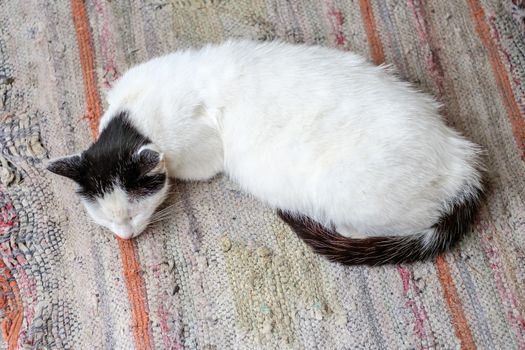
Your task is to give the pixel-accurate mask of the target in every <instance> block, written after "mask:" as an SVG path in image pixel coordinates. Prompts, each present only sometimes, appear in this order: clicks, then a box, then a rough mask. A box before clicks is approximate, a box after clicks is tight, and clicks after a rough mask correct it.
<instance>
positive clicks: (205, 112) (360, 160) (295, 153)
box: [48, 41, 482, 265]
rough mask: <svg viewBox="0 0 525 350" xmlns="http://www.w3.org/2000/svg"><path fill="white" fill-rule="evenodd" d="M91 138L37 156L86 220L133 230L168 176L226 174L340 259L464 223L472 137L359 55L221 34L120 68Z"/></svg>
mask: <svg viewBox="0 0 525 350" xmlns="http://www.w3.org/2000/svg"><path fill="white" fill-rule="evenodd" d="M108 104H109V107H108V109H107V111H106V112H105V114H104V116H103V117H102V119H101V123H100V136H99V138H98V140H97V141H96V142H95V143H94V144H93V145H91V147H89V148H88V149H87V150H85V151H84V152H82V153H81V154H77V155H73V156H69V157H65V158H61V159H58V160H55V161H53V162H52V163H50V165H49V167H48V169H49V170H50V171H52V172H54V173H56V174H59V175H62V176H66V177H68V178H71V179H73V180H74V181H76V182H77V184H78V188H79V189H78V193H79V194H80V196H81V198H82V202H83V203H84V205H85V207H86V210H87V212H88V213H89V215H90V216H91V217H92V218H93V220H94V221H95V222H96V223H98V224H100V225H103V226H105V227H107V228H109V229H110V230H111V231H113V232H114V233H115V234H116V235H117V236H119V237H121V238H124V239H128V238H132V237H136V236H137V235H138V234H140V233H141V232H142V231H143V230H144V229H145V228H146V227H147V225H148V224H149V222H150V221H151V220H152V217H153V215H154V212H155V210H156V208H157V207H158V206H159V205H160V204H161V203H162V202H163V201H164V199H165V198H166V196H167V194H168V186H169V185H168V177H175V178H179V179H183V180H205V179H209V178H211V177H213V176H215V175H216V174H218V173H221V172H222V173H225V174H226V175H228V176H229V177H230V178H231V179H232V180H233V181H236V182H237V183H238V184H239V185H240V187H241V188H242V189H243V190H245V191H246V192H249V193H251V194H253V195H254V196H256V197H257V198H259V199H260V200H262V201H264V202H265V203H267V204H268V205H270V206H272V207H274V208H276V209H277V210H278V213H279V215H280V216H281V218H282V219H284V221H286V222H287V223H288V224H289V225H290V226H291V227H292V229H293V230H294V231H295V232H296V233H297V234H298V235H299V236H300V237H301V238H303V239H304V240H305V241H306V242H307V243H308V244H310V245H311V247H312V248H313V249H314V250H315V251H316V252H318V253H320V254H323V255H325V256H326V257H328V258H329V259H331V260H333V261H337V262H340V263H342V264H369V265H377V264H386V263H400V262H411V261H416V260H423V259H427V258H430V257H433V256H435V255H436V254H439V253H441V252H444V251H445V250H447V249H448V248H450V247H451V246H452V245H453V244H454V243H456V242H457V241H458V240H459V239H460V238H461V237H462V236H463V235H464V234H465V232H466V231H467V229H468V224H469V223H470V222H471V219H472V216H473V214H474V210H475V207H476V205H477V203H478V201H479V197H480V194H481V188H482V186H481V176H480V171H479V169H480V156H479V155H480V148H479V147H478V146H477V145H475V144H473V143H471V142H469V141H467V140H466V139H464V138H463V137H462V136H460V135H459V134H458V133H457V132H456V131H454V130H452V129H451V128H449V127H447V126H446V125H445V123H444V122H443V121H442V119H441V117H440V116H439V114H438V108H439V106H438V104H437V103H436V102H435V100H434V99H432V98H431V97H430V96H427V95H425V94H423V93H420V92H417V91H416V90H415V89H414V88H412V87H411V86H410V85H409V84H407V83H405V82H401V81H399V80H398V79H397V78H395V77H393V76H391V75H389V74H388V73H387V71H386V70H385V68H384V67H376V66H373V65H371V64H370V63H368V62H367V61H366V60H365V59H364V58H363V57H360V56H358V55H356V54H352V53H347V52H341V51H337V50H333V49H329V48H324V47H319V46H304V45H291V44H286V43H282V42H267V43H257V42H252V41H227V42H225V43H223V44H220V45H208V46H205V47H203V48H201V49H188V50H184V51H178V52H175V53H172V54H170V55H167V56H163V57H158V58H155V59H152V60H151V61H149V62H146V63H144V64H141V65H138V66H136V67H134V68H132V69H130V70H129V71H128V72H127V73H126V74H125V75H124V76H122V78H121V79H120V80H119V81H118V82H117V83H116V85H115V86H114V87H113V88H112V90H111V91H110V92H109V94H108Z"/></svg>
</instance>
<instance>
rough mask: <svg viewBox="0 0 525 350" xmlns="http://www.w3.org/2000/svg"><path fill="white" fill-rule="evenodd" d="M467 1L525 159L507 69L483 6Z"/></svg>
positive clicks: (524, 134) (524, 128) (523, 123)
mask: <svg viewBox="0 0 525 350" xmlns="http://www.w3.org/2000/svg"><path fill="white" fill-rule="evenodd" d="M467 3H468V5H469V7H470V12H471V15H472V18H473V20H474V25H475V28H476V32H477V33H478V35H479V37H480V39H481V42H482V43H483V46H485V48H486V49H487V51H488V54H489V60H490V65H491V66H492V71H493V73H494V77H495V78H496V83H497V84H498V87H499V89H500V93H501V95H502V97H503V104H504V106H505V109H506V110H507V114H508V115H509V119H510V123H511V125H512V132H513V134H514V139H515V140H516V143H517V145H518V148H519V149H520V150H521V152H522V153H521V159H523V160H525V120H524V118H523V117H522V115H521V112H520V108H519V105H518V102H517V101H516V99H515V98H514V94H513V93H512V86H511V84H510V80H509V76H508V74H507V70H506V69H505V67H504V66H503V63H502V62H501V60H500V57H499V54H498V48H497V46H496V44H495V43H494V40H493V38H492V35H491V33H490V27H489V25H488V24H487V21H486V18H485V11H484V10H483V7H481V5H480V3H479V1H478V0H468V1H467Z"/></svg>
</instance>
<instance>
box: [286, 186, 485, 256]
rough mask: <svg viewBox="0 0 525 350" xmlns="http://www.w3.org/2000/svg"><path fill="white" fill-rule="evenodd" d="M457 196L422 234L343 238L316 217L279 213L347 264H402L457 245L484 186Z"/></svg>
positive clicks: (315, 245) (322, 249) (316, 246)
mask: <svg viewBox="0 0 525 350" xmlns="http://www.w3.org/2000/svg"><path fill="white" fill-rule="evenodd" d="M472 190H473V191H469V193H468V195H463V196H462V198H460V199H456V203H454V204H452V205H451V206H450V208H449V210H448V211H446V212H445V213H444V214H443V215H442V217H441V218H440V219H439V221H438V222H437V223H436V224H435V225H433V226H432V227H431V228H429V229H427V230H424V231H423V232H421V233H417V234H413V235H409V236H383V237H380V236H378V237H369V238H363V239H355V238H348V237H343V236H341V235H340V234H338V233H337V232H335V231H333V230H330V229H328V228H326V227H324V226H322V225H320V224H319V223H317V222H315V221H313V220H312V219H310V218H308V217H304V216H296V215H292V214H290V213H287V212H283V211H280V210H279V211H278V214H279V216H280V217H281V218H282V219H283V220H284V221H285V222H286V223H287V224H288V225H290V227H291V228H292V229H293V230H294V231H295V232H296V233H297V235H298V236H299V237H301V238H302V239H303V240H304V241H305V242H306V243H307V244H308V245H310V246H311V247H312V249H313V250H314V251H315V252H316V253H318V254H321V255H324V256H325V257H326V258H328V259H329V260H331V261H335V262H338V263H341V264H343V265H360V264H361V265H383V264H399V263H408V262H414V261H420V260H427V259H430V258H433V257H435V256H436V255H439V254H441V253H443V252H445V251H447V250H448V249H449V248H451V247H452V246H454V245H455V244H456V243H457V242H458V241H459V240H461V238H462V237H463V236H464V235H465V234H466V232H467V230H468V227H469V225H470V223H471V222H472V221H473V218H474V214H475V212H476V208H477V206H478V204H479V200H480V196H481V188H477V187H476V188H474V189H472Z"/></svg>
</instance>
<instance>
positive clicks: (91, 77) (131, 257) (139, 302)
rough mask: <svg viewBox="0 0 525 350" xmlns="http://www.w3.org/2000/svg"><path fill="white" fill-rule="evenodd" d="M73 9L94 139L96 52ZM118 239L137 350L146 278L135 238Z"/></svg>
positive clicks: (75, 0) (146, 334)
mask: <svg viewBox="0 0 525 350" xmlns="http://www.w3.org/2000/svg"><path fill="white" fill-rule="evenodd" d="M71 11H72V14H73V22H74V25H75V30H76V33H77V42H78V48H79V56H80V65H81V67H82V76H83V78H84V92H85V95H86V105H87V113H86V119H87V120H88V123H89V127H90V129H91V134H92V136H93V139H96V137H97V130H98V123H99V120H100V117H101V115H102V103H101V100H100V95H99V93H98V89H97V77H96V74H95V68H94V67H95V59H94V54H93V52H94V51H93V45H92V42H91V32H90V29H89V20H88V16H87V12H86V7H85V4H84V1H82V0H71ZM117 241H118V245H119V248H120V255H121V258H122V268H123V272H124V279H125V283H126V288H127V291H128V299H129V302H130V304H131V316H132V332H133V339H134V341H135V345H136V347H137V349H150V348H151V347H152V344H153V343H152V339H151V329H150V321H149V314H148V308H147V305H146V291H145V288H144V280H143V278H142V276H141V275H140V263H139V260H138V256H137V252H136V247H135V244H134V242H132V241H123V240H121V239H117Z"/></svg>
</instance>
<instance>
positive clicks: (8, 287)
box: [0, 260, 24, 350]
mask: <svg viewBox="0 0 525 350" xmlns="http://www.w3.org/2000/svg"><path fill="white" fill-rule="evenodd" d="M0 271H1V273H0V292H1V293H2V297H1V298H0V309H1V310H2V311H3V312H4V319H3V320H2V324H1V328H2V337H3V338H4V340H5V341H6V343H7V349H9V350H14V349H17V345H18V338H19V337H20V329H21V328H22V321H23V318H24V315H23V305H22V300H21V299H20V291H19V290H18V285H17V284H16V281H15V279H14V278H13V276H12V274H11V271H9V269H8V268H7V266H6V265H5V264H4V262H3V261H1V260H0Z"/></svg>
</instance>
